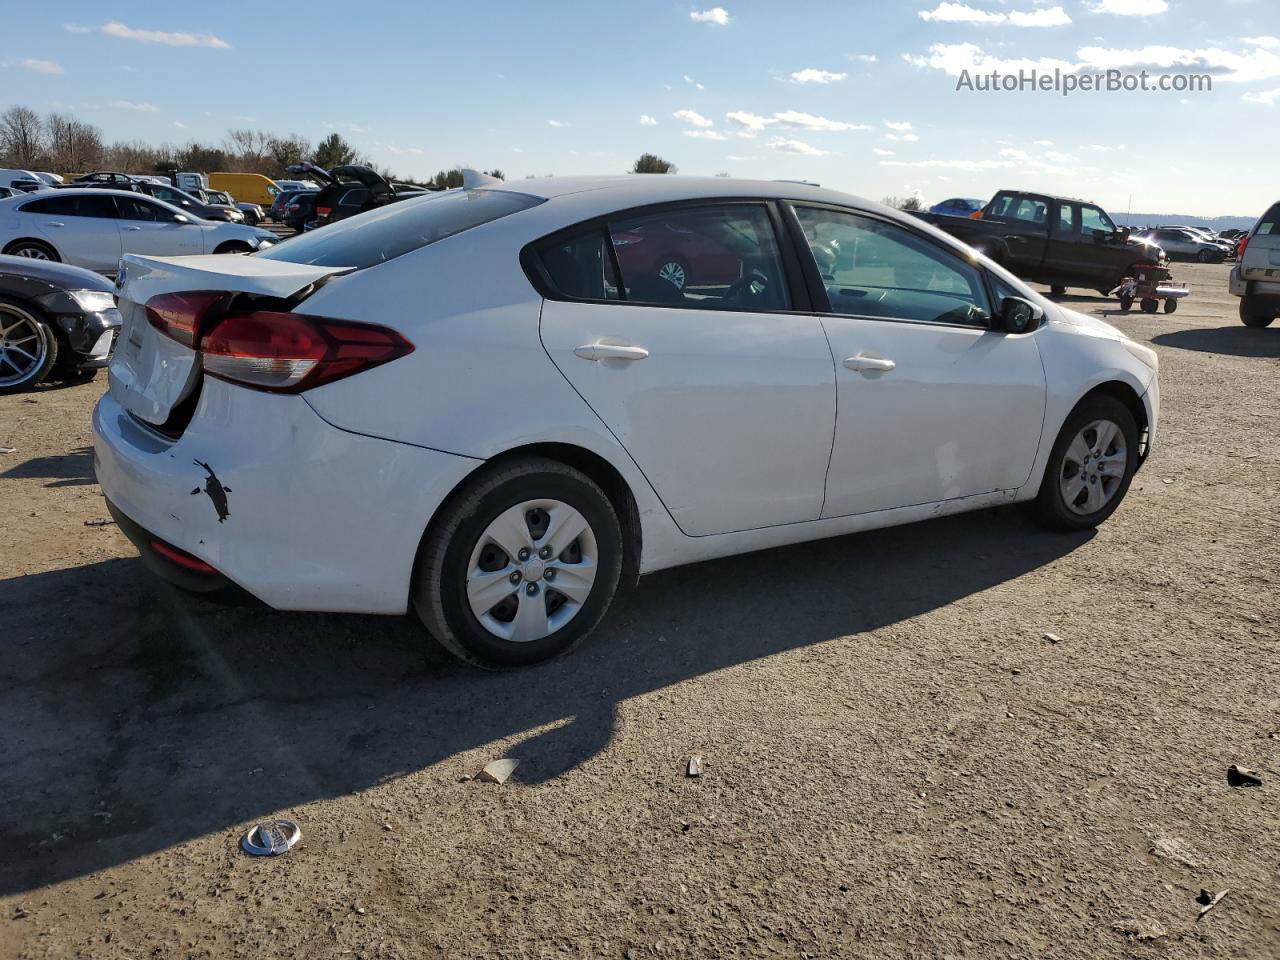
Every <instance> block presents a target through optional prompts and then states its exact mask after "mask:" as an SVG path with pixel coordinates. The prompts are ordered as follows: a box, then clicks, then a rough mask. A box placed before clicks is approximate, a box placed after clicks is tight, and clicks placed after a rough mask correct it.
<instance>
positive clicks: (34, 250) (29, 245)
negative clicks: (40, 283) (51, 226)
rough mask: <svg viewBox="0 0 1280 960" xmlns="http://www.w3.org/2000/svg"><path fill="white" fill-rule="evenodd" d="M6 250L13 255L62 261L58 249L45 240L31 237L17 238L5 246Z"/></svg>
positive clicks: (55, 261)
mask: <svg viewBox="0 0 1280 960" xmlns="http://www.w3.org/2000/svg"><path fill="white" fill-rule="evenodd" d="M4 252H5V253H7V254H9V256H11V257H30V258H31V259H33V260H52V261H53V262H54V263H61V262H62V258H61V257H60V256H58V251H57V250H55V249H53V247H51V246H50V245H49V244H47V243H45V242H44V241H43V240H33V239H31V238H30V237H23V238H22V239H20V240H15V241H13V243H11V244H9V245H8V246H7V247H5V248H4Z"/></svg>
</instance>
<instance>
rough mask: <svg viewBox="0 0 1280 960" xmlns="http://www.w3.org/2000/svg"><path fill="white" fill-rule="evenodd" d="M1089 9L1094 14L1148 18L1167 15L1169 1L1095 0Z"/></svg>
mask: <svg viewBox="0 0 1280 960" xmlns="http://www.w3.org/2000/svg"><path fill="white" fill-rule="evenodd" d="M1089 9H1090V10H1092V11H1093V12H1094V13H1114V14H1116V15H1117V16H1121V17H1149V16H1152V15H1154V14H1157V13H1168V11H1169V0H1097V2H1096V3H1094V4H1092V5H1091V6H1090V7H1089Z"/></svg>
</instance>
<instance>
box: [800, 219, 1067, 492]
mask: <svg viewBox="0 0 1280 960" xmlns="http://www.w3.org/2000/svg"><path fill="white" fill-rule="evenodd" d="M795 209H796V215H797V217H798V219H799V222H800V227H801V230H802V231H803V233H804V235H805V237H806V239H807V240H808V243H809V247H810V249H811V251H812V253H813V255H814V260H815V262H816V264H817V265H818V268H819V274H820V275H821V277H822V282H823V286H824V287H825V290H826V294H827V298H828V300H829V301H830V305H831V313H830V314H824V315H823V317H822V322H823V325H824V327H825V328H826V332H827V336H828V339H829V340H830V342H831V349H832V352H833V354H834V356H835V361H836V437H835V444H834V446H833V448H832V452H831V469H830V470H829V471H828V475H827V491H826V505H825V507H824V509H823V513H822V515H823V517H838V516H847V515H851V514H859V513H869V512H872V511H876V510H888V509H892V508H895V507H906V506H915V505H919V504H927V503H936V502H940V501H944V500H953V499H956V498H959V497H968V496H973V495H976V494H983V493H991V492H994V491H997V490H1012V489H1015V488H1017V487H1020V486H1022V485H1023V484H1025V483H1026V482H1027V480H1028V478H1029V476H1030V473H1031V468H1032V464H1033V462H1034V461H1035V457H1036V451H1037V449H1038V447H1039V443H1040V432H1041V429H1042V426H1043V419H1044V410H1045V378H1044V370H1043V368H1042V366H1041V363H1040V354H1039V352H1038V348H1037V346H1036V335H1035V334H1034V333H1031V334H1025V335H1021V336H1013V335H1009V334H1006V333H1001V332H997V331H994V330H991V329H989V328H988V326H987V321H988V318H989V317H990V316H991V315H992V313H993V310H994V305H993V304H992V303H991V297H990V294H989V293H988V289H987V284H986V282H985V279H984V277H983V274H982V272H981V271H980V270H979V269H978V268H977V267H976V266H974V265H973V264H971V263H969V262H967V261H966V260H964V259H962V258H960V257H958V256H956V255H954V254H953V253H952V252H951V251H950V250H948V249H946V248H944V247H942V246H940V245H938V244H937V243H936V242H935V241H934V240H933V239H932V238H929V237H926V236H924V235H922V234H917V233H915V232H914V231H910V230H907V229H906V228H904V227H902V226H899V225H897V224H895V223H891V222H888V221H884V220H879V219H876V218H873V217H869V216H865V215H862V214H855V213H852V212H846V211H837V210H833V209H830V208H821V207H803V206H797V207H796V208H795Z"/></svg>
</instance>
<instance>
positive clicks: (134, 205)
mask: <svg viewBox="0 0 1280 960" xmlns="http://www.w3.org/2000/svg"><path fill="white" fill-rule="evenodd" d="M276 239H277V237H276V236H275V235H274V234H272V233H270V232H269V231H267V230H259V229H257V228H256V227H247V226H244V225H243V224H238V223H222V222H218V221H214V220H201V219H200V218H199V217H196V216H194V215H192V214H190V213H187V212H185V211H183V210H181V209H179V208H178V207H175V206H173V205H172V204H170V203H165V202H164V201H163V200H156V199H154V198H152V197H148V196H144V195H143V194H139V193H129V192H126V191H123V190H95V189H85V188H67V189H62V190H42V191H40V192H38V193H27V194H21V195H20V196H17V197H11V198H9V199H7V200H0V253H7V254H10V255H11V256H16V257H31V258H33V259H35V260H58V261H61V262H63V263H69V264H72V265H73V266H77V267H85V268H87V269H89V270H96V271H98V272H99V273H115V271H116V267H117V265H118V264H119V263H120V258H121V256H124V255H126V254H132V253H138V254H150V255H157V256H183V255H188V254H198V253H251V252H253V251H255V250H259V249H262V248H263V247H264V246H268V245H270V244H271V243H273V242H275V241H276Z"/></svg>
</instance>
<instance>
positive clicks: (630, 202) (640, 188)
mask: <svg viewBox="0 0 1280 960" xmlns="http://www.w3.org/2000/svg"><path fill="white" fill-rule="evenodd" d="M476 189H480V190H505V191H508V192H511V193H524V194H528V195H529V196H533V197H539V198H541V199H543V200H556V199H558V198H562V197H568V196H572V195H575V194H584V193H590V194H593V195H594V199H598V200H599V202H600V206H601V207H603V208H608V209H612V210H623V209H626V208H628V207H633V206H637V207H638V206H647V205H649V204H655V203H664V202H668V201H677V200H698V199H715V198H724V197H742V198H758V199H767V198H770V197H776V198H779V199H787V200H809V201H814V202H819V203H837V204H847V203H849V201H850V200H856V201H857V203H858V205H859V206H868V205H872V206H875V205H874V204H869V202H868V201H866V200H863V199H861V198H858V197H851V196H850V195H849V194H846V193H840V192H838V191H835V190H827V189H824V188H822V187H820V186H817V185H814V184H805V183H797V182H795V181H787V180H747V179H739V178H736V177H689V176H683V175H674V174H656V173H637V174H622V175H618V176H598V177H542V178H535V179H525V180H512V181H499V182H496V183H492V184H485V185H484V186H482V187H478V188H476Z"/></svg>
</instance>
